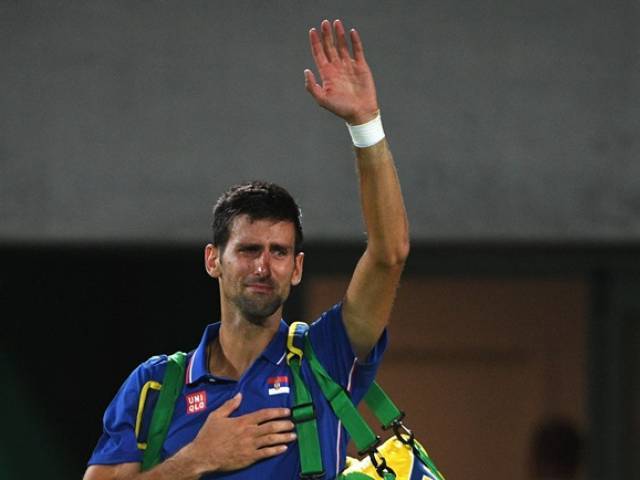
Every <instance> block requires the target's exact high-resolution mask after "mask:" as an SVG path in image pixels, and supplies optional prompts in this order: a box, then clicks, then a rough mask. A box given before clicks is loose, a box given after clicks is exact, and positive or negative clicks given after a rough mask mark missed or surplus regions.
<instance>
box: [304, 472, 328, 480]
mask: <svg viewBox="0 0 640 480" xmlns="http://www.w3.org/2000/svg"><path fill="white" fill-rule="evenodd" d="M323 478H324V470H322V471H321V472H312V473H301V474H300V480H322V479H323Z"/></svg>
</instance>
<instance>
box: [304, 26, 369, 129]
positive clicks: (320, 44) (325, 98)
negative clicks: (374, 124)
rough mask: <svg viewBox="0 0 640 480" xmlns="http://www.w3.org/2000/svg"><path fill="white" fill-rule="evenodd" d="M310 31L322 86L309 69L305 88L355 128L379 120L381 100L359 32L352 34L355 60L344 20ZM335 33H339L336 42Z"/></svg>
mask: <svg viewBox="0 0 640 480" xmlns="http://www.w3.org/2000/svg"><path fill="white" fill-rule="evenodd" d="M320 30H321V32H320V33H319V32H318V31H317V30H316V29H315V28H312V29H311V30H310V31H309V43H310V44H311V54H312V55H313V59H314V61H315V63H316V66H317V68H318V73H319V75H320V80H321V82H322V84H321V85H320V84H318V83H317V82H316V79H315V76H314V74H313V72H311V70H308V69H307V70H305V72H304V73H305V86H306V88H307V90H308V91H309V93H310V94H311V95H312V96H313V98H315V100H316V101H317V102H318V104H319V105H321V106H322V107H324V108H326V109H327V110H329V111H330V112H333V113H334V114H336V115H338V116H339V117H341V118H343V119H344V120H345V121H347V122H349V123H350V124H352V125H359V124H362V123H366V122H368V121H369V120H371V119H372V118H373V117H375V115H376V113H377V111H378V100H377V98H376V88H375V84H374V82H373V75H372V74H371V70H370V69H369V65H367V62H366V60H365V57H364V49H363V47H362V41H361V40H360V36H359V35H358V32H357V31H356V30H355V29H352V30H351V32H350V37H351V44H352V46H353V57H352V56H351V54H350V52H349V46H348V45H347V40H346V36H345V31H344V26H343V25H342V22H341V21H340V20H335V21H334V22H333V29H332V26H331V24H330V23H329V21H328V20H324V21H323V22H322V24H321V25H320ZM333 31H335V39H334V34H333Z"/></svg>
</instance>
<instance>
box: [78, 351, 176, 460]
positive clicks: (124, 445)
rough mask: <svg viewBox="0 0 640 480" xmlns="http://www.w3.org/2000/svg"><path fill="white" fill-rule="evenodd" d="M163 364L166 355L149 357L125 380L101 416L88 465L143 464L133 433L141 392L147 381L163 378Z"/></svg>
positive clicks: (134, 433) (141, 453)
mask: <svg viewBox="0 0 640 480" xmlns="http://www.w3.org/2000/svg"><path fill="white" fill-rule="evenodd" d="M166 361H167V357H166V356H165V355H161V356H156V357H151V358H150V359H149V360H147V361H146V362H144V363H142V364H140V365H139V366H138V367H137V368H136V369H135V370H134V371H133V372H132V373H131V375H129V377H128V378H127V379H126V380H125V381H124V383H123V384H122V386H121V387H120V389H119V390H118V393H116V396H115V397H114V398H113V400H112V401H111V403H110V404H109V406H108V407H107V409H106V411H105V413H104V416H103V421H102V428H103V430H102V435H101V436H100V439H99V440H98V444H97V445H96V448H95V449H94V451H93V454H92V455H91V458H90V459H89V461H88V462H87V463H88V465H96V464H97V465H114V464H119V463H128V462H142V456H143V450H141V449H139V448H138V440H137V438H136V432H135V426H136V417H137V414H138V405H139V402H140V392H141V391H142V388H143V386H144V385H145V383H147V382H148V381H150V380H155V381H158V379H162V378H163V376H164V370H165V367H166Z"/></svg>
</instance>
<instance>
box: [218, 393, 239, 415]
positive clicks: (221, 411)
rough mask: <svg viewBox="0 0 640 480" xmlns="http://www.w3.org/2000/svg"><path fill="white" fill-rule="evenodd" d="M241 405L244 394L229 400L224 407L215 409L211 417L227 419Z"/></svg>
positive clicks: (237, 394)
mask: <svg viewBox="0 0 640 480" xmlns="http://www.w3.org/2000/svg"><path fill="white" fill-rule="evenodd" d="M240 403H242V393H240V392H238V393H236V395H235V397H233V398H230V399H229V400H227V401H226V402H224V403H223V404H222V405H220V406H219V407H218V408H217V409H215V410H214V411H213V412H212V413H211V415H213V416H214V417H218V418H226V417H228V416H229V415H231V413H233V411H234V410H235V409H236V408H238V407H239V406H240Z"/></svg>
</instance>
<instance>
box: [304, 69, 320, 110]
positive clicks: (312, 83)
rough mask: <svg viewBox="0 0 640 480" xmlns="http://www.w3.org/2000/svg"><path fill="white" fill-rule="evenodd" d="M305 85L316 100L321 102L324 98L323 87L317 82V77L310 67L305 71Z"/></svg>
mask: <svg viewBox="0 0 640 480" xmlns="http://www.w3.org/2000/svg"><path fill="white" fill-rule="evenodd" d="M304 87H305V88H306V89H307V92H309V93H310V94H311V96H312V97H313V98H315V100H316V102H318V103H320V102H322V101H323V100H324V95H323V93H322V87H321V86H320V85H318V84H317V83H316V77H315V75H314V74H313V72H312V71H311V70H309V69H306V70H305V71H304Z"/></svg>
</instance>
